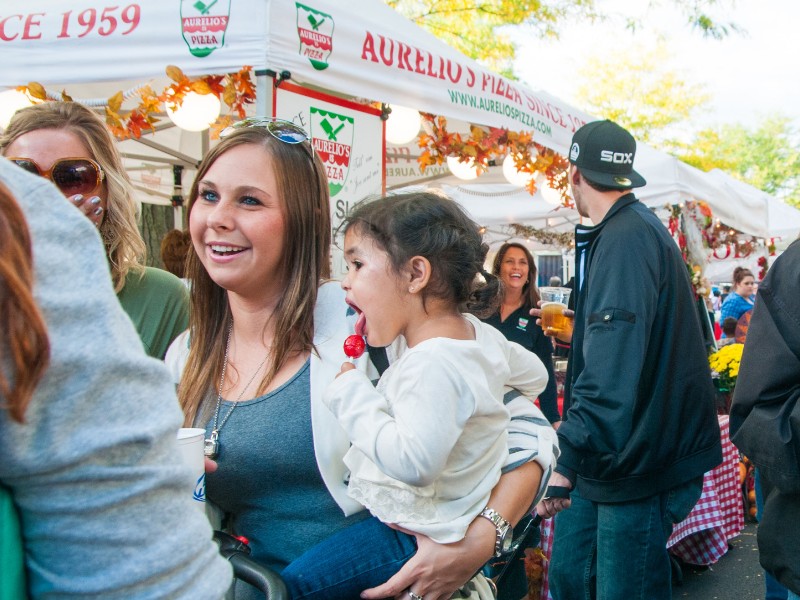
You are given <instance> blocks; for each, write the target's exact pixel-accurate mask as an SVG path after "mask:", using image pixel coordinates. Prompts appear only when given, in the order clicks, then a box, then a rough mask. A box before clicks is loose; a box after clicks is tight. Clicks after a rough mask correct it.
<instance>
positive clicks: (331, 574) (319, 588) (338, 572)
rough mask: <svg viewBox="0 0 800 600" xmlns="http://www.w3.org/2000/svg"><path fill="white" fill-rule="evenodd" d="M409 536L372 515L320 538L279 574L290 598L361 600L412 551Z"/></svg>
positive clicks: (414, 544) (414, 543)
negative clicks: (363, 592) (325, 537)
mask: <svg viewBox="0 0 800 600" xmlns="http://www.w3.org/2000/svg"><path fill="white" fill-rule="evenodd" d="M416 551H417V543H416V541H415V539H414V537H413V536H410V535H408V534H405V533H402V532H400V531H395V530H394V529H392V528H391V527H387V526H386V525H384V524H383V523H381V522H380V521H379V520H378V519H376V518H375V517H370V518H369V519H365V520H363V521H360V522H358V523H356V524H354V525H351V526H350V527H347V528H345V529H343V530H341V531H339V532H338V533H335V534H334V535H332V536H331V537H329V538H327V539H325V540H323V541H322V542H320V543H319V544H317V545H316V546H313V547H312V548H310V549H309V550H307V551H306V552H305V553H304V554H303V555H301V556H300V557H298V558H297V559H295V560H294V561H292V562H291V563H290V564H289V565H288V566H287V567H286V568H285V569H284V570H283V572H282V573H281V577H282V578H283V580H284V581H285V582H286V587H288V588H289V593H290V594H291V597H292V599H293V600H300V599H304V600H305V599H307V600H359V597H360V594H361V592H362V591H364V590H366V589H368V588H371V587H375V586H377V585H380V584H382V583H384V582H386V581H387V580H388V579H389V578H390V577H391V576H392V575H394V574H395V573H397V571H399V570H400V568H401V567H402V566H403V565H404V564H405V563H406V561H407V560H408V559H409V558H411V557H412V556H414V553H415V552H416Z"/></svg>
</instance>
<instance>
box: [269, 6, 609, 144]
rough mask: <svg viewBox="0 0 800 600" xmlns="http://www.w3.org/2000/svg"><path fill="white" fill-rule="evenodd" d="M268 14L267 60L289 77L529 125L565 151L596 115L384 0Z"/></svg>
mask: <svg viewBox="0 0 800 600" xmlns="http://www.w3.org/2000/svg"><path fill="white" fill-rule="evenodd" d="M356 4H358V6H357V8H356V6H355V5H356ZM356 11H357V12H356ZM269 20H270V29H271V31H272V32H273V35H271V36H270V42H269V52H268V62H270V63H272V64H274V65H279V66H280V68H282V69H286V70H288V71H289V72H291V74H292V79H293V80H294V81H299V82H302V83H308V84H312V85H314V86H319V87H321V88H324V89H332V90H335V89H338V88H340V87H341V85H342V82H343V81H346V82H347V88H348V89H347V92H348V93H349V94H351V95H353V96H356V97H363V98H370V99H373V100H377V101H381V102H387V103H390V104H391V103H397V104H401V105H404V106H408V107H411V108H416V109H418V110H421V111H425V112H430V113H433V114H437V115H444V116H446V117H453V118H458V119H460V120H463V121H469V122H472V123H477V124H482V125H489V126H494V127H505V128H508V129H511V130H514V131H530V132H532V133H533V134H534V139H536V140H537V141H540V142H541V143H543V144H545V145H547V146H549V147H551V148H554V149H556V150H559V151H561V152H563V153H566V150H567V148H569V144H570V140H571V138H572V134H573V133H574V132H575V131H576V130H577V129H578V128H579V127H581V126H582V125H583V124H584V123H586V122H588V121H592V120H594V119H595V118H594V117H592V116H591V115H588V114H586V113H584V112H581V111H579V110H577V109H575V108H574V107H571V106H569V105H568V104H566V103H564V102H563V101H561V100H559V99H557V98H555V97H553V96H551V95H549V94H547V93H546V92H541V91H532V90H530V89H528V88H527V87H525V86H524V85H523V84H521V83H520V82H517V81H512V80H510V79H507V78H505V77H502V76H501V75H498V74H497V73H493V72H491V71H489V70H488V69H486V68H485V67H483V66H481V65H480V64H479V63H477V62H476V61H474V60H472V59H470V58H469V57H467V56H464V55H463V54H460V53H459V52H457V51H456V50H454V49H453V48H451V47H449V46H447V45H446V44H445V43H444V42H442V41H441V40H438V39H437V38H435V37H434V36H433V35H431V34H429V33H428V32H426V31H424V30H422V29H421V28H419V27H417V26H416V25H414V24H413V23H412V22H411V21H408V20H407V19H405V18H403V17H401V16H400V15H399V14H398V13H397V12H395V11H394V10H393V9H391V8H390V7H388V6H387V5H385V4H384V3H383V2H369V3H363V4H362V3H354V2H340V1H339V0H303V1H302V2H298V1H296V0H293V1H288V0H280V1H278V0H273V1H272V2H271V8H270V16H269Z"/></svg>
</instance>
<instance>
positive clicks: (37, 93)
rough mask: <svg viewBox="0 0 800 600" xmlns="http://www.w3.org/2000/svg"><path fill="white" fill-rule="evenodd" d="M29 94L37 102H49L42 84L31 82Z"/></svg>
mask: <svg viewBox="0 0 800 600" xmlns="http://www.w3.org/2000/svg"><path fill="white" fill-rule="evenodd" d="M28 93H29V94H30V95H31V96H32V97H33V98H36V99H37V100H47V91H46V90H45V89H44V86H43V85H42V84H41V83H38V82H36V81H31V82H30V83H29V84H28Z"/></svg>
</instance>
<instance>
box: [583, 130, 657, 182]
mask: <svg viewBox="0 0 800 600" xmlns="http://www.w3.org/2000/svg"><path fill="white" fill-rule="evenodd" d="M635 156H636V140H635V139H633V136H632V135H631V134H630V133H628V132H627V131H626V130H625V129H623V128H622V127H620V126H619V125H617V124H616V123H614V122H613V121H609V120H605V121H592V122H591V123H587V124H586V125H584V126H583V127H581V128H580V129H578V131H576V132H575V134H574V135H573V136H572V146H571V147H570V149H569V162H571V163H572V164H573V165H575V166H576V167H578V168H579V169H580V170H581V173H582V174H583V176H584V177H586V179H588V180H589V181H591V182H592V183H596V184H598V185H602V186H606V187H610V188H615V189H620V190H624V189H628V188H636V187H642V186H643V185H645V184H646V183H647V182H646V181H645V180H644V177H642V176H641V175H639V174H638V173H637V172H636V171H634V170H633V159H634V157H635Z"/></svg>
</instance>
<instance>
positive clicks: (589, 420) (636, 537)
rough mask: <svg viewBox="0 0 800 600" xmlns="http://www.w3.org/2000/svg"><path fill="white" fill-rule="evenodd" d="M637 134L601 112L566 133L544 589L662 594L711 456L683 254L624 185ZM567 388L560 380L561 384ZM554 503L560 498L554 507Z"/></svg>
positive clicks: (629, 182)
mask: <svg viewBox="0 0 800 600" xmlns="http://www.w3.org/2000/svg"><path fill="white" fill-rule="evenodd" d="M635 153H636V142H635V140H634V139H633V136H631V135H630V133H628V132H627V131H626V130H624V129H623V128H622V127H620V126H619V125H617V124H616V123H613V122H611V121H596V122H593V123H589V124H587V125H584V126H583V127H581V128H580V129H579V130H578V131H577V132H575V135H574V136H573V138H572V146H571V148H570V155H569V160H570V163H571V164H570V167H569V174H568V176H569V181H570V185H571V188H572V194H573V197H574V198H575V204H576V206H577V209H578V212H579V213H580V214H581V216H583V217H587V218H589V219H591V221H592V223H595V224H596V225H594V226H591V227H589V226H584V225H579V226H578V227H577V228H576V233H575V243H576V256H575V265H576V275H575V290H574V292H573V296H575V325H574V332H573V336H572V353H571V358H570V364H569V371H568V373H567V382H566V385H567V386H571V396H570V405H569V406H567V405H565V406H564V411H565V412H564V414H563V419H564V420H563V422H562V424H561V426H560V427H559V429H558V438H559V445H560V447H561V451H562V454H561V457H560V458H559V461H558V466H557V467H556V472H555V473H554V474H553V477H552V478H551V480H550V486H551V489H552V488H553V486H560V487H563V488H567V489H570V490H572V494H571V500H567V499H560V498H557V497H554V498H550V499H545V500H544V501H543V502H542V503H540V504H539V506H538V507H537V510H538V511H539V513H540V514H543V516H552V515H553V514H555V513H556V512H558V511H559V510H562V512H558V515H557V516H556V520H555V539H554V542H553V554H552V559H551V563H550V589H551V592H552V594H553V597H554V598H555V599H556V600H574V599H579V598H586V599H589V598H595V597H597V598H603V599H606V600H607V599H612V598H618V599H620V600H623V599H624V600H627V599H629V598H648V599H649V600H655V599H660V598H665V599H666V598H671V596H672V593H671V568H670V560H669V556H668V554H667V548H666V543H667V539H668V538H669V536H670V534H671V532H672V527H673V524H674V523H677V522H679V521H681V520H682V519H683V518H685V517H686V515H688V514H689V512H690V511H691V509H692V507H693V506H694V504H695V502H696V501H697V499H698V498H699V497H700V493H701V489H702V480H703V474H704V473H705V472H706V471H708V470H710V469H711V468H713V467H714V466H716V465H717V464H719V462H720V461H721V459H722V451H721V442H720V433H719V425H718V422H717V418H716V411H715V404H714V388H713V386H712V382H711V375H710V371H709V366H708V361H707V359H706V351H705V348H704V346H703V338H702V333H701V329H700V321H699V318H698V313H697V309H696V306H695V300H694V295H693V293H692V289H691V284H690V282H689V278H688V274H687V270H686V266H685V264H684V262H683V259H682V258H681V255H680V251H679V250H678V247H677V246H676V244H675V242H674V241H673V240H672V238H671V237H670V235H669V232H668V231H667V229H666V228H665V227H664V225H663V224H662V223H661V222H660V221H659V219H658V218H657V217H656V216H655V215H654V214H653V212H652V211H651V210H650V209H649V208H647V207H646V206H644V205H643V204H642V203H641V202H639V201H638V200H637V199H636V196H634V194H633V193H632V189H633V188H636V187H641V186H643V185H644V184H645V181H644V179H643V178H642V177H641V175H639V174H638V173H637V172H636V171H634V169H633V160H634V155H635ZM565 396H566V394H565ZM563 509H566V510H563Z"/></svg>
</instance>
